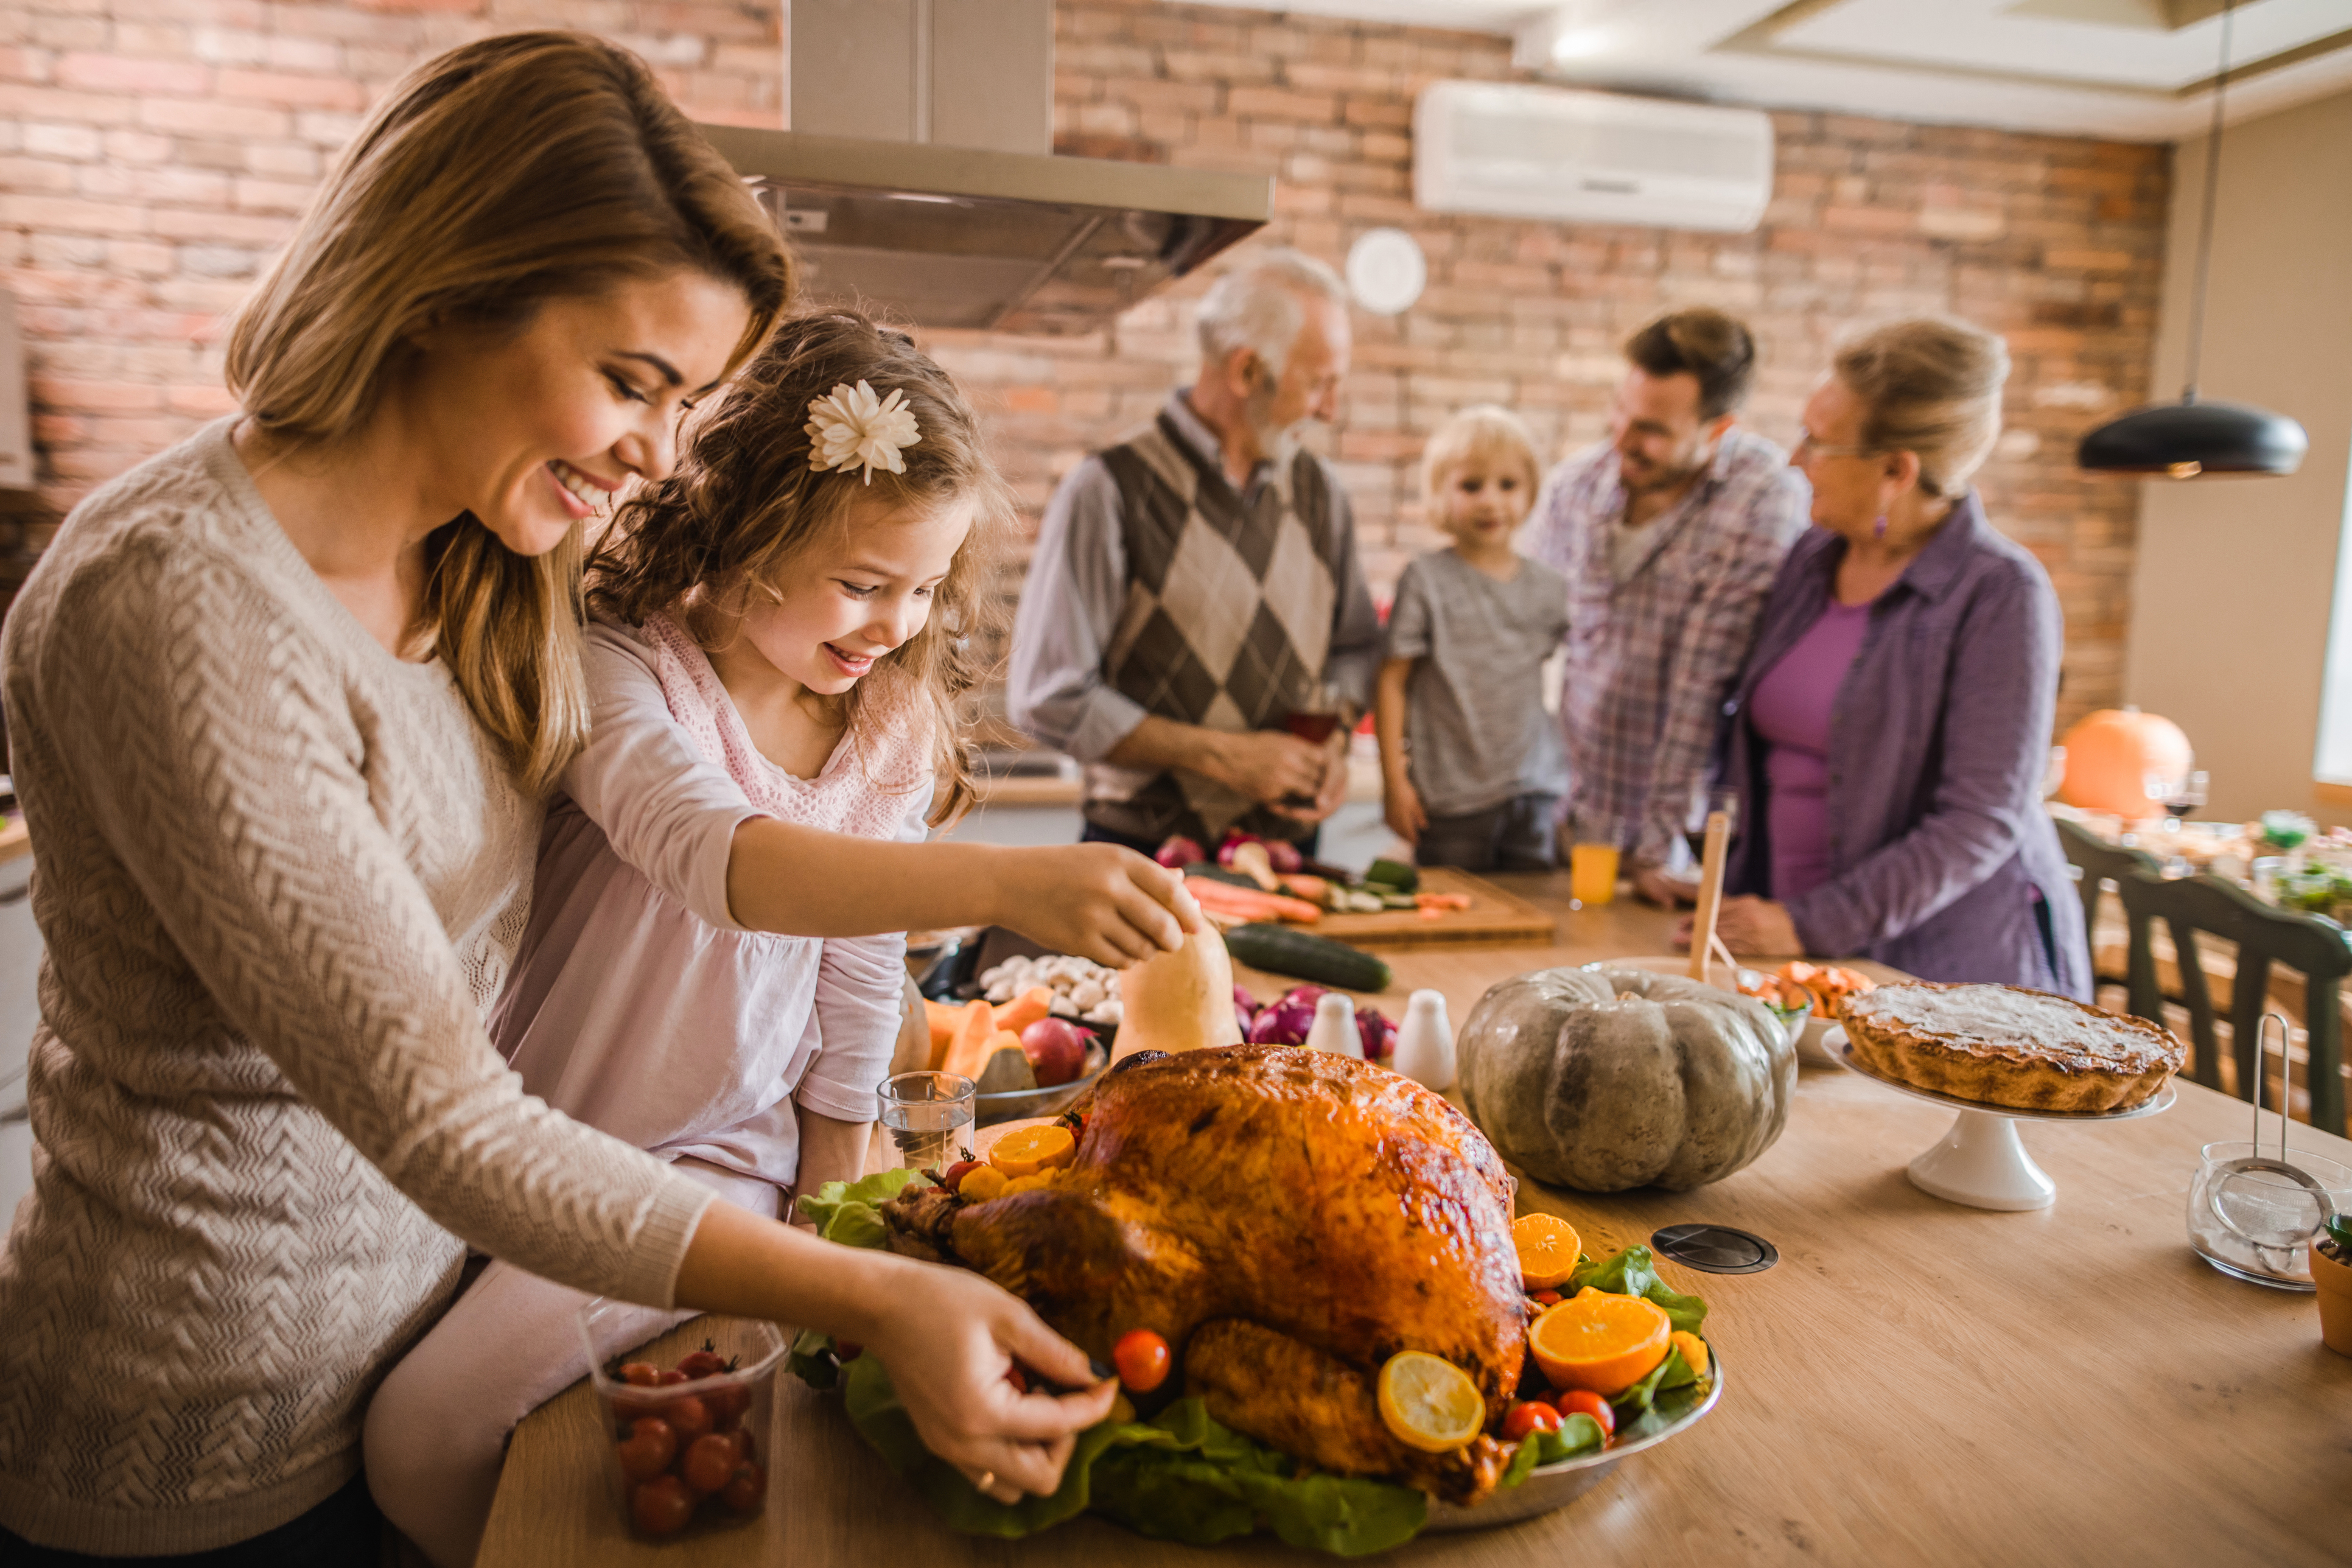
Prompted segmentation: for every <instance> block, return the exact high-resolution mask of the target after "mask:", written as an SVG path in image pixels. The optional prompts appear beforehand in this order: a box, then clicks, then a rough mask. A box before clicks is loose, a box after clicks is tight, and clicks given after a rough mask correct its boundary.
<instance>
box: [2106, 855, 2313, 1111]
mask: <svg viewBox="0 0 2352 1568" xmlns="http://www.w3.org/2000/svg"><path fill="white" fill-rule="evenodd" d="M2116 889H2117V890H2118V891H2119V892H2120V893H2121V894H2122V896H2123V903H2124V910H2125V912H2126V915H2128V916H2129V917H2130V919H2131V922H2132V925H2133V928H2134V940H2133V942H2132V951H2131V973H2130V975H2129V976H2128V977H2127V979H2126V984H2128V985H2129V986H2130V988H2131V1010H2132V1011H2133V1012H2134V1013H2137V1014H2138V1015H2139V1016H2141V1017H2143V1018H2149V1019H2155V1020H2157V1021H2159V1022H2160V1021H2161V1020H2162V1019H2163V1016H2164V997H2163V994H2162V988H2161V986H2160V985H2159V984H2158V978H2157V973H2156V957H2155V952H2154V950H2153V948H2151V947H2150V946H2149V945H2148V943H2147V941H2146V940H2145V931H2146V928H2147V926H2148V925H2150V924H2151V923H2152V922H2154V921H2159V920H2160V921H2163V922H2164V923H2165V928H2166V929H2167V930H2168V931H2169V932H2170V933H2171V936H2172V951H2173V955H2174V963H2175V967H2176V968H2178V969H2179V972H2180V1003H2181V1005H2183V1006H2185V1007H2187V1008H2188V1009H2189V1031H2190V1034H2191V1036H2192V1037H2194V1038H2195V1040H2196V1044H2197V1063H2196V1067H2195V1069H2194V1074H2193V1076H2194V1077H2195V1078H2196V1079H2197V1081H2198V1082H2200V1083H2201V1084H2204V1085H2205V1086H2206V1087H2207V1088H2209V1089H2219V1088H2221V1058H2220V1050H2221V1047H2220V1044H2219V1041H2218V1038H2217V1036H2216V1032H2215V1029H2214V1016H2213V998H2212V994H2211V992H2210V990H2209V988H2208V987H2207V985H2206V984H2205V970H2204V966H2203V964H2202V963H2200V962H2199V959H2198V952H2197V933H2198V932H2199V931H2204V932H2208V933H2210V935H2212V936H2214V937H2216V938H2219V939H2220V940H2221V941H2223V942H2230V943H2231V944H2232V945H2234V946H2235V947H2236V948H2237V950H2238V965H2237V978H2236V979H2235V980H2234V981H2233V982H2232V983H2231V987H2230V1036H2231V1039H2230V1045H2231V1056H2232V1057H2233V1058H2235V1060H2236V1063H2237V1068H2238V1085H2239V1090H2238V1092H2239V1095H2240V1097H2241V1098H2252V1089H2253V1082H2254V1076H2253V1075H2254V1073H2255V1072H2256V1070H2257V1068H2256V1064H2255V1060H2254V1054H2255V1052H2256V1051H2257V1050H2259V1049H2260V1048H2261V1046H2260V1041H2261V1038H2262V1020H2263V1012H2264V1011H2265V1010H2266V1009H2267V1007H2268V1006H2269V999H2270V979H2271V965H2272V964H2273V963H2283V964H2284V965H2286V966H2287V967H2288V968H2289V969H2293V970H2295V971H2297V972H2298V973H2301V974H2302V975H2303V978H2304V1020H2303V1022H2304V1029H2305V1034H2306V1035H2307V1037H2308V1048H2309V1051H2310V1053H2311V1055H2310V1064H2309V1068H2308V1071H2309V1082H2310V1088H2311V1124H2312V1125H2313V1126H2315V1127H2319V1128H2324V1129H2326V1131H2330V1132H2337V1133H2341V1132H2343V1131H2345V1123H2344V1048H2343V1033H2344V1030H2343V1017H2342V1015H2341V1013H2340V1011H2339V1007H2340V1003H2339V1001H2338V994H2339V991H2340V986H2339V984H2338V983H2339V982H2340V981H2341V980H2342V979H2343V978H2344V976H2345V975H2347V974H2352V942H2347V934H2346V932H2345V930H2344V928H2343V927H2342V926H2339V925H2337V924H2336V922H2335V921H2331V920H2328V919H2326V917H2325V916H2321V915H2310V914H2303V913H2299V912H2297V911H2295V910H2281V909H2273V907H2272V906H2270V905H2269V904H2266V903H2264V902H2263V901H2262V900H2260V899H2257V898H2255V897H2254V896H2253V894H2252V893H2250V892H2248V891H2246V889H2243V888H2241V887H2239V886H2238V885H2237V884H2236V883H2234V882H2225V881H2223V880H2221V879H2220V878H2218V877H2210V876H2205V877H2180V878H2173V879H2167V878H2165V877H2162V876H2158V875H2155V874H2152V873H2149V872H2145V871H2136V872H2134V873H2132V874H2131V875H2130V876H2129V877H2126V878H2123V879H2119V880H2118V881H2117V883H2116Z"/></svg>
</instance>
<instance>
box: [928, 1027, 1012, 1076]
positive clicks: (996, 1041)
mask: <svg viewBox="0 0 2352 1568" xmlns="http://www.w3.org/2000/svg"><path fill="white" fill-rule="evenodd" d="M1020 1049H1021V1037H1020V1036H1018V1035H1015V1034H1012V1033H1009V1032H1007V1031H1006V1030H1003V1029H991V1030H989V1031H988V1032H987V1033H985V1034H982V1033H981V1032H979V1031H977V1030H969V1029H968V1030H965V1031H964V1032H962V1033H961V1034H959V1035H957V1036H956V1037H955V1044H953V1045H951V1046H950V1047H948V1065H947V1067H946V1068H945V1069H943V1070H945V1071H948V1072H951V1073H955V1074H957V1075H959V1076H961V1077H963V1078H968V1079H971V1080H972V1082H974V1083H978V1082H979V1081H980V1075H981V1074H982V1073H983V1072H986V1071H987V1070H988V1058H990V1057H992V1056H994V1055H995V1054H996V1053H997V1052H998V1051H1008V1050H1009V1051H1018V1050H1020Z"/></svg>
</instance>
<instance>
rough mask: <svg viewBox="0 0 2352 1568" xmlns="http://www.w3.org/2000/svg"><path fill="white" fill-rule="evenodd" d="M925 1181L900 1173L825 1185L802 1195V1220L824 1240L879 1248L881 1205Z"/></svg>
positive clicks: (913, 1173) (914, 1173)
mask: <svg viewBox="0 0 2352 1568" xmlns="http://www.w3.org/2000/svg"><path fill="white" fill-rule="evenodd" d="M927 1180H928V1178H927V1177H925V1176H924V1174H923V1173H922V1172H920V1171H904V1170H900V1171H877V1172H876V1173H874V1174H872V1175H870V1176H867V1177H866V1178H865V1179H864V1180H862V1181H856V1182H827V1183H826V1184H824V1185H823V1186H821V1187H819V1188H818V1189H817V1190H816V1193H815V1195H814V1196H809V1195H806V1194H803V1196H802V1198H801V1217H802V1218H803V1219H805V1220H807V1221H808V1222H809V1223H810V1224H812V1225H814V1226H816V1233H817V1234H818V1235H819V1236H821V1237H824V1238H825V1240H827V1241H837V1242H840V1243H841V1244H842V1245H843V1246H844V1247H880V1246H881V1245H882V1244H883V1242H884V1241H885V1239H886V1238H887V1235H888V1233H887V1231H886V1230H885V1229H884V1228H883V1226H882V1205H884V1204H887V1203H888V1202H889V1201H890V1200H891V1199H892V1198H895V1197H897V1196H898V1194H900V1193H903V1192H905V1191H906V1190H907V1189H908V1187H911V1186H913V1185H914V1184H916V1183H917V1182H922V1181H927Z"/></svg>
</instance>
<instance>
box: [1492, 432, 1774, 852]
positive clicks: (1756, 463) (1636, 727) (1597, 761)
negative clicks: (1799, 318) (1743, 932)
mask: <svg viewBox="0 0 2352 1568" xmlns="http://www.w3.org/2000/svg"><path fill="white" fill-rule="evenodd" d="M1810 493H1811V492H1810V491H1809V490H1808V489H1807V488H1806V485H1805V482H1804V480H1803V479H1801V477H1800V476H1799V475H1798V474H1797V472H1796V470H1794V469H1793V468H1790V467H1788V454H1787V453H1786V452H1784V451H1782V450H1781V449H1780V447H1776V446H1774V445H1773V444H1772V443H1771V442H1769V441H1767V440H1765V439H1764V438H1763V437H1760V436H1751V435H1749V434H1748V432H1747V431H1745V430H1742V429H1740V428H1738V426H1733V427H1732V429H1731V430H1730V431H1729V432H1728V433H1727V434H1726V435H1725V437H1723V439H1722V441H1720V442H1719V443H1717V447H1716V453H1715V461H1714V462H1713V463H1712V464H1710V465H1709V466H1708V468H1707V470H1706V473H1705V474H1704V475H1703V476H1702V477H1701V478H1700V479H1699V481H1698V483H1696V485H1694V486H1692V487H1691V489H1690V492H1689V493H1688V494H1687V495H1685V496H1684V497H1683V499H1682V500H1680V501H1679V502H1677V503H1676V504H1675V507H1674V508H1673V510H1670V511H1668V512H1666V513H1665V514H1664V516H1663V517H1662V518H1661V519H1659V520H1657V521H1658V528H1657V531H1656V533H1655V535H1654V537H1652V538H1651V539H1650V540H1649V541H1648V542H1647V544H1646V545H1645V546H1644V547H1643V555H1642V558H1641V560H1640V561H1639V562H1638V563H1636V564H1635V566H1634V568H1633V571H1632V572H1631V573H1630V574H1628V575H1627V577H1626V579H1625V580H1624V581H1623V582H1622V583H1621V582H1619V581H1618V579H1617V575H1616V573H1615V572H1614V571H1613V570H1612V566H1611V563H1610V543H1611V539H1612V533H1613V531H1615V530H1616V528H1617V527H1618V525H1619V519H1621V518H1622V517H1623V516H1624V512H1625V491H1624V488H1623V486H1622V485H1621V484H1620V483H1619V482H1618V474H1617V453H1616V450H1615V449H1614V448H1613V447H1610V446H1607V445H1602V446H1599V447H1591V448H1590V449H1589V450H1586V451H1583V452H1580V453H1578V454H1577V455H1576V456H1574V457H1572V458H1568V459H1567V460H1566V461H1564V462H1562V463H1561V464H1560V465H1559V468H1555V469H1554V470H1553V471H1552V475H1551V478H1550V479H1549V480H1547V481H1546V482H1545V485H1544V489H1543V493H1542V494H1541V495H1540V496H1538V498H1537V500H1536V506H1535V521H1534V523H1533V525H1532V527H1531V530H1530V534H1529V540H1528V542H1529V545H1530V548H1529V550H1528V553H1529V554H1530V555H1532V556H1534V557H1535V558H1536V559H1537V560H1538V561H1541V562H1542V563H1545V564H1546V565H1548V566H1549V567H1551V568H1552V569H1553V570H1554V571H1557V572H1558V573H1559V574H1561V575H1562V576H1564V577H1566V578H1567V579H1568V625H1569V631H1568V664H1567V668H1566V670H1565V672H1564V679H1563V680H1562V683H1561V687H1560V700H1559V719H1560V728H1561V730H1562V731H1563V732H1564V733H1565V734H1566V736H1567V739H1568V757H1569V767H1570V775H1571V782H1570V794H1569V813H1570V820H1571V821H1574V820H1576V819H1577V818H1579V817H1601V818H1608V817H1613V818H1616V819H1617V820H1618V821H1620V822H1621V823H1622V825H1623V827H1622V837H1621V841H1620V845H1619V847H1620V848H1622V849H1625V850H1628V851H1630V852H1631V853H1632V854H1633V857H1634V858H1637V859H1641V860H1644V861H1647V862H1650V863H1653V864H1658V865H1664V866H1670V867H1671V866H1679V865H1682V864H1684V863H1685V861H1686V860H1687V859H1688V857H1689V847H1688V845H1687V844H1686V842H1685V838H1684V835H1685V833H1686V832H1687V831H1688V830H1689V829H1690V828H1691V827H1692V826H1695V825H1696V822H1697V821H1698V819H1699V817H1700V816H1702V815H1703V814H1704V812H1705V810H1706V768H1707V759H1708V754H1709V752H1711V751H1712V750H1713V747H1714V743H1715V733H1716V725H1717V720H1718V718H1719V716H1720V714H1721V711H1722V707H1723V700H1724V698H1725V696H1726V694H1727V692H1728V691H1729V690H1730V689H1731V682H1732V679H1733V678H1734V677H1735V676H1736V675H1738V672H1739V663H1740V660H1741V659H1742V658H1744V657H1746V655H1747V652H1748V641H1749V639H1750V637H1751V636H1752V635H1753V633H1754V631H1755V627H1756V617H1757V615H1758V613H1759V611H1760V610H1761V609H1762V607H1763V604H1764V596H1765V595H1766V593H1767V592H1768V591H1769V589H1770V588H1771V586H1772V577H1773V574H1774V573H1775V572H1776V571H1778V570H1779V568H1780V557H1781V556H1782V555H1784V554H1786V553H1787V552H1788V549H1789V546H1790V544H1791V543H1792V542H1794V541H1795V540H1796V538H1797V536H1798V535H1799V534H1801V533H1802V532H1803V531H1804V530H1805V526H1806V521H1807V515H1808V512H1809V510H1810V506H1809V498H1810Z"/></svg>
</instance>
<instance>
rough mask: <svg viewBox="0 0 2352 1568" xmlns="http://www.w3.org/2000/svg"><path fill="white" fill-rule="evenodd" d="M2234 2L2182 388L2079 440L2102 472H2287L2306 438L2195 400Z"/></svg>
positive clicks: (2226, 23) (2252, 414) (2088, 460)
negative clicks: (2173, 399) (2170, 398)
mask: <svg viewBox="0 0 2352 1568" xmlns="http://www.w3.org/2000/svg"><path fill="white" fill-rule="evenodd" d="M2234 8H2235V0H2224V4H2223V5H2222V7H2221V70H2220V71H2219V72H2218V73H2217V74H2216V75H2215V77H2214V79H2213V132H2212V134H2211V135H2210V137H2209V138H2207V141H2206V146H2205V208H2204V212H2203V214H2202V216H2200V219H2199V224H2198V232H2197V282H2196V287H2195V289H2194V291H2193V292H2192V293H2191V294H2190V296H2189V385H2188V387H2187V389H2186V390H2185V391H2183V392H2182V393H2181V395H2180V401H2179V402H2178V403H2159V404H2155V405H2151V406H2149V407H2147V408H2137V409H2134V410H2133V411H2132V412H2131V413H2129V414H2126V415H2125V416H2123V417H2122V418H2120V419H2114V420H2110V421H2108V422H2107V423H2106V424H2105V425H2102V426H2099V427H2098V428H2097V429H2095V430H2094V431H2092V432H2091V433H2090V434H2089V435H2087V436H2085V437H2083V443H2082V445H2081V446H2080V447H2076V448H2075V452H2074V460H2075V461H2076V462H2077V463H2079V464H2081V465H2082V466H2083V467H2084V468H2089V469H2092V470H2094V471H2095V472H2099V473H2106V474H2166V475H2169V476H2170V477H2171V478H2173V479H2195V478H2197V476H2198V475H2200V474H2291V473H2293V472H2294V470H2295V469H2296V468H2299V467H2301V466H2302V463H2303V455H2304V453H2305V451H2307V450H2308V449H2309V448H2310V446H2311V439H2310V437H2307V436H2305V434H2304V432H2303V426H2300V425H2298V424H2296V423H2295V422H2294V420H2292V419H2290V418H2288V417H2287V416H2285V415H2284V414H2273V413H2271V412H2270V411H2269V410H2268V409H2264V408H2249V407H2247V406H2246V405H2244V404H2242V403H2200V402H2199V401H2198V400H2197V368H2198V366H2197V362H2198V357H2199V353H2200V351H2201V350H2202V349H2203V347H2204V339H2205V276H2206V270H2207V265H2208V263H2209V262H2210V260H2211V258H2212V254H2213V191H2214V186H2215V184H2216V181H2217V178H2218V176H2219V175H2220V174H2221V95H2222V94H2223V92H2224V91H2226V90H2227V89H2228V88H2229V85H2230V23H2231V12H2232V10H2234Z"/></svg>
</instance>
